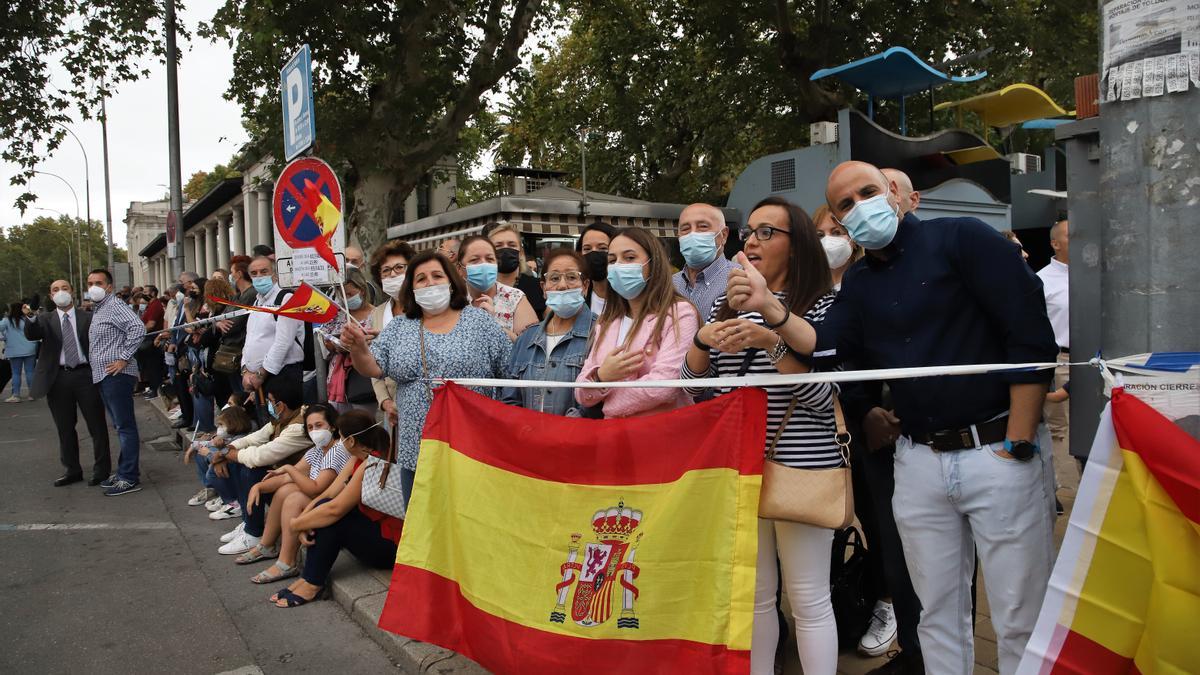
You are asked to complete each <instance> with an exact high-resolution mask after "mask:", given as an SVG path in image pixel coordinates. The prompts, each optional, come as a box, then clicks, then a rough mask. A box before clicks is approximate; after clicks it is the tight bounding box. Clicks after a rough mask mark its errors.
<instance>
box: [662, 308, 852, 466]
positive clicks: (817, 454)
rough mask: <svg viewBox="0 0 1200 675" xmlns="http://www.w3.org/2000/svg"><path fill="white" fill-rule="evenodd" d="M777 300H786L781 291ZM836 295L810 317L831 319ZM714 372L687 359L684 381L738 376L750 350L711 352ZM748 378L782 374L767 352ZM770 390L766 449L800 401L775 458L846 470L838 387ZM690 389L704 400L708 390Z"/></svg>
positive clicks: (756, 318) (753, 315)
mask: <svg viewBox="0 0 1200 675" xmlns="http://www.w3.org/2000/svg"><path fill="white" fill-rule="evenodd" d="M776 297H778V298H780V300H783V295H782V294H781V293H776ZM833 299H834V293H832V292H830V293H826V294H825V295H823V296H821V298H820V299H818V300H817V302H816V303H815V304H814V305H813V306H812V308H811V309H809V310H808V311H807V312H805V313H804V318H805V319H807V320H808V321H809V322H810V323H817V322H819V321H821V320H822V319H823V318H824V317H825V310H827V309H828V308H829V306H830V305H832V304H833ZM724 302H725V296H724V295H722V296H721V297H719V298H717V300H716V302H714V303H713V307H712V310H711V312H710V313H709V321H710V322H711V321H713V317H714V316H715V315H716V312H717V309H718V308H719V307H720V306H721V304H722V303H724ZM737 318H739V319H747V320H749V321H753V322H754V323H757V324H762V323H764V321H763V318H762V316H760V315H759V314H758V313H757V312H740V313H738V315H737ZM708 357H709V371H708V372H707V373H696V372H693V371H692V370H691V369H690V368H688V365H687V360H686V359H685V360H684V362H683V379H685V380H686V379H696V378H700V377H736V376H737V375H738V374H739V373H740V372H741V370H742V366H743V363H744V362H745V360H746V352H745V351H742V352H738V353H737V354H726V353H724V352H719V351H717V350H715V349H713V350H710V351H709V353H708ZM745 374H746V375H777V374H779V371H778V370H776V369H775V366H772V365H771V361H770V359H768V358H767V354H766V352H764V351H761V350H760V351H757V352H755V353H754V356H753V357H752V358H751V361H750V367H749V368H748V369H747V370H746V373H745ZM764 389H765V390H766V392H767V435H766V439H765V441H764V445H763V451H764V452H765V451H766V448H767V447H768V446H770V444H771V439H773V438H774V437H775V432H776V430H777V429H778V428H779V425H780V424H781V423H782V422H783V417H784V415H785V414H787V409H788V406H789V405H790V404H791V402H792V397H795V398H796V409H795V410H793V411H792V417H791V420H790V421H789V422H788V425H787V427H786V428H785V429H784V430H783V434H782V435H781V436H780V437H779V443H778V445H776V447H775V460H776V461H778V462H780V463H782V464H784V465H786V466H792V467H803V468H806V469H828V468H833V467H838V466H842V456H841V452H840V451H839V450H838V446H837V443H836V442H835V440H834V439H835V436H836V435H837V426H836V424H835V423H834V418H833V391H834V390H833V385H830V384H799V385H794V386H779V387H764ZM685 391H686V392H687V393H688V394H689V395H690V396H692V397H696V396H699V395H700V394H702V393H703V392H704V391H705V390H704V388H688V389H685ZM731 391H733V388H732V387H721V388H718V389H717V390H716V394H717V395H718V396H720V395H721V394H726V393H729V392H731Z"/></svg>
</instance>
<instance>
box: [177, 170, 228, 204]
mask: <svg viewBox="0 0 1200 675" xmlns="http://www.w3.org/2000/svg"><path fill="white" fill-rule="evenodd" d="M240 175H242V173H241V172H240V171H238V170H237V169H234V168H233V167H229V166H225V165H224V164H218V165H216V166H214V167H213V168H212V171H197V172H196V173H194V174H192V177H191V178H189V179H188V181H187V182H186V183H184V185H183V199H184V201H188V202H194V201H196V200H197V199H200V198H201V197H203V196H204V195H205V193H207V192H208V191H209V190H211V189H213V188H215V187H216V186H217V185H220V184H221V182H222V181H224V180H227V179H229V178H237V177H238V176H240Z"/></svg>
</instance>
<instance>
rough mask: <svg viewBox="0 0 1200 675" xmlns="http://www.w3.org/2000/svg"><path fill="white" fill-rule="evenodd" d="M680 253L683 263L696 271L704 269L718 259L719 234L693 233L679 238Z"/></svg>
mask: <svg viewBox="0 0 1200 675" xmlns="http://www.w3.org/2000/svg"><path fill="white" fill-rule="evenodd" d="M679 252H680V253H682V254H683V261H684V262H685V263H687V266H688V267H690V268H692V269H694V270H699V269H704V268H705V267H708V266H709V265H710V264H712V261H714V260H716V259H717V233H716V232H692V233H691V234H685V235H683V236H682V237H680V238H679Z"/></svg>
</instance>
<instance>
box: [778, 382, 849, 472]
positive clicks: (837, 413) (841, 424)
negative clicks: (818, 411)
mask: <svg viewBox="0 0 1200 675" xmlns="http://www.w3.org/2000/svg"><path fill="white" fill-rule="evenodd" d="M830 394H831V395H832V396H833V423H834V426H835V427H836V429H837V435H836V436H834V440H835V442H836V443H837V446H838V451H839V452H840V453H841V455H842V461H843V462H845V463H846V466H850V438H851V437H850V431H849V430H847V429H846V416H845V415H844V414H843V413H842V402H841V401H840V400H839V399H838V395H837V392H836V391H832V392H830ZM796 401H797V398H796V397H795V396H793V397H792V401H791V403H788V409H787V412H785V413H784V414H783V420H782V421H781V422H780V423H779V427H777V428H776V429H775V437H774V438H772V439H771V445H770V446H768V447H767V459H775V446H777V445H779V439H780V438H781V437H782V436H783V430H784V429H785V428H787V425H788V422H790V421H791V419H792V413H794V412H796Z"/></svg>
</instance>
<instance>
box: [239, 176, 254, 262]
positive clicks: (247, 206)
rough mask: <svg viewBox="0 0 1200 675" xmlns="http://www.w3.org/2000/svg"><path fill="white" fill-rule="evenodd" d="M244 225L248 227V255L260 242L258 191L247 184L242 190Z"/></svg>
mask: <svg viewBox="0 0 1200 675" xmlns="http://www.w3.org/2000/svg"><path fill="white" fill-rule="evenodd" d="M242 214H243V215H244V216H245V218H244V219H243V220H244V221H245V222H244V223H243V226H244V227H245V228H246V255H250V251H251V250H252V249H253V248H254V245H255V244H257V243H258V192H256V191H254V190H252V189H250V187H249V186H246V187H245V188H244V189H243V190H242Z"/></svg>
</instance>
